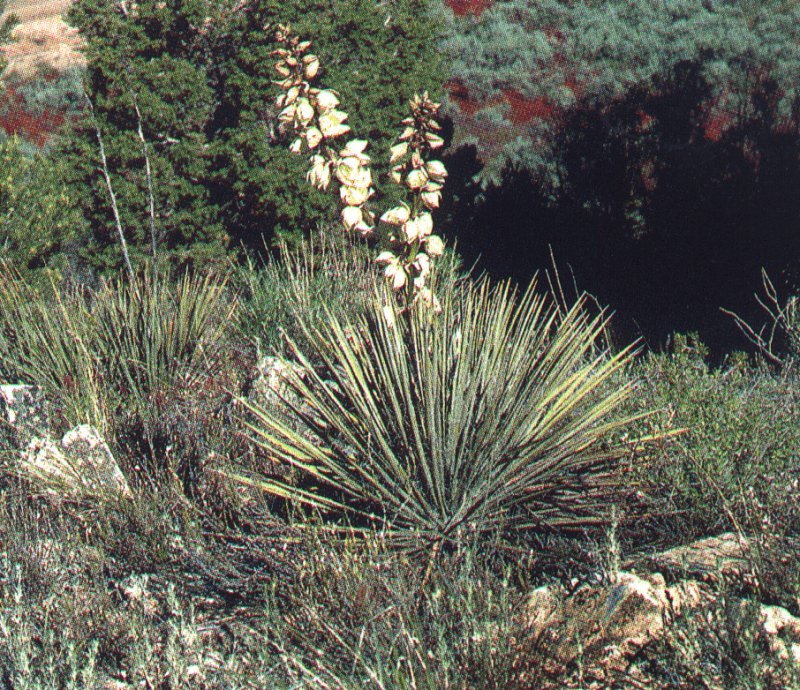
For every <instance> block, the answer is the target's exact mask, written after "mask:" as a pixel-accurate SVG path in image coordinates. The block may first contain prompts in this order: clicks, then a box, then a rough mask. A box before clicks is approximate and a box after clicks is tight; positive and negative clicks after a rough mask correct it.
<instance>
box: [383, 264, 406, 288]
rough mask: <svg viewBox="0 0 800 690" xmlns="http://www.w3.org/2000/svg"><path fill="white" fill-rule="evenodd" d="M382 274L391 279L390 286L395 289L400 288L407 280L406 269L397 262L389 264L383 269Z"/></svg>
mask: <svg viewBox="0 0 800 690" xmlns="http://www.w3.org/2000/svg"><path fill="white" fill-rule="evenodd" d="M384 275H385V276H386V277H387V278H389V279H390V280H391V281H392V288H394V289H395V290H402V289H403V288H404V287H405V285H406V282H408V276H407V275H406V270H405V268H404V267H403V266H401V265H400V264H399V263H391V264H389V265H388V266H387V267H386V270H385V271H384Z"/></svg>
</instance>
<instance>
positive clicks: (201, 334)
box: [94, 272, 237, 412]
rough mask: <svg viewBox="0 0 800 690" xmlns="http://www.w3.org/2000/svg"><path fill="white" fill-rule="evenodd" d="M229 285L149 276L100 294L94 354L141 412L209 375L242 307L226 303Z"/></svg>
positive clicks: (212, 279) (222, 279)
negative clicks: (174, 389)
mask: <svg viewBox="0 0 800 690" xmlns="http://www.w3.org/2000/svg"><path fill="white" fill-rule="evenodd" d="M227 285H228V277H227V276H225V275H223V276H216V275H213V274H208V275H200V274H191V273H188V272H187V273H184V274H183V275H182V276H181V277H180V278H177V279H174V278H172V277H171V276H169V275H162V276H161V277H160V278H159V279H156V278H155V277H153V276H152V275H151V274H149V273H147V272H145V273H143V274H142V275H141V276H140V277H138V279H137V280H136V281H135V282H133V283H131V282H129V281H128V280H127V279H124V278H121V279H116V280H113V281H110V282H108V283H106V284H105V285H104V286H103V287H102V288H101V289H100V290H99V291H98V292H97V293H96V295H95V307H94V314H95V319H96V324H97V334H98V337H97V341H96V346H97V354H98V356H99V357H100V359H101V360H102V362H103V363H104V368H106V369H107V370H108V372H109V375H110V376H111V378H112V379H113V380H114V381H115V382H116V383H117V385H119V386H122V387H124V389H125V390H126V391H127V392H128V393H129V396H130V397H131V398H132V399H133V400H135V401H136V403H137V404H138V407H139V408H140V411H142V412H146V411H147V410H148V409H149V408H150V407H151V406H152V404H153V402H154V400H153V399H154V396H156V395H158V394H159V393H163V392H165V391H167V390H168V389H169V387H170V386H172V385H173V384H174V383H176V382H177V380H178V378H180V380H181V382H182V383H183V384H185V385H194V384H196V383H198V382H199V381H200V379H201V378H203V377H204V376H206V375H208V373H209V370H210V369H211V368H212V367H213V366H214V360H215V355H216V353H217V352H218V349H219V348H220V347H221V346H222V345H223V344H224V334H225V331H226V329H227V327H228V326H229V324H230V322H231V319H232V318H233V314H234V311H235V309H236V305H237V300H236V298H234V299H232V300H228V299H227V294H226V288H227Z"/></svg>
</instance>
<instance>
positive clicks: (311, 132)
mask: <svg viewBox="0 0 800 690" xmlns="http://www.w3.org/2000/svg"><path fill="white" fill-rule="evenodd" d="M305 137H306V143H307V144H308V148H310V149H315V148H317V146H319V144H320V142H321V141H322V132H320V131H319V129H317V128H316V127H309V128H308V129H307V130H306V133H305Z"/></svg>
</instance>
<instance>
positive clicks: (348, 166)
mask: <svg viewBox="0 0 800 690" xmlns="http://www.w3.org/2000/svg"><path fill="white" fill-rule="evenodd" d="M336 179H338V180H339V182H341V183H342V184H343V185H345V186H347V187H358V188H359V189H363V188H365V187H369V186H370V185H371V184H372V173H371V172H370V170H369V168H364V167H362V166H361V162H360V161H359V160H358V159H357V158H354V157H352V156H350V157H348V158H342V159H340V160H339V163H338V165H337V166H336Z"/></svg>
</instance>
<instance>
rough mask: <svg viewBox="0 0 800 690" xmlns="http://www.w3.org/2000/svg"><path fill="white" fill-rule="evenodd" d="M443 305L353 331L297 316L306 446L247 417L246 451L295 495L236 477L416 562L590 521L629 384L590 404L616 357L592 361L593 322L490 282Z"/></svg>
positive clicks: (597, 322) (372, 308) (280, 426)
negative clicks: (277, 470) (288, 470)
mask: <svg viewBox="0 0 800 690" xmlns="http://www.w3.org/2000/svg"><path fill="white" fill-rule="evenodd" d="M442 294H443V295H444V298H443V299H444V303H443V305H442V308H443V311H442V313H441V314H440V315H439V316H435V315H434V314H433V313H432V312H430V311H428V310H411V311H410V312H409V311H405V312H402V315H401V313H400V312H399V309H398V308H397V307H390V306H389V305H387V304H384V303H383V302H382V298H381V295H380V294H376V295H375V297H374V299H373V300H371V302H370V305H369V308H368V310H367V314H366V316H364V317H362V318H359V319H356V320H351V319H349V318H347V316H346V315H343V314H336V313H332V312H330V311H329V312H327V314H326V320H325V321H324V322H323V323H321V324H320V325H315V324H312V323H310V322H309V320H307V319H305V318H303V317H302V316H301V317H300V320H299V326H300V328H301V329H302V331H303V333H304V335H305V338H306V340H307V341H308V343H309V346H308V348H307V349H305V350H301V349H300V347H298V345H297V344H296V343H292V342H291V341H290V343H289V344H290V348H291V353H292V355H293V356H294V357H295V358H296V359H297V360H298V361H299V362H301V363H302V366H303V369H304V374H303V376H302V377H301V376H292V377H291V381H290V384H289V385H290V388H291V390H292V391H293V393H294V394H295V395H296V396H297V397H298V399H299V401H301V402H300V403H298V404H297V405H292V410H293V413H294V415H296V417H297V418H299V420H300V421H301V423H302V424H304V425H305V426H307V427H308V429H309V432H310V437H308V436H305V435H299V434H298V433H296V432H295V431H293V428H295V427H294V426H293V425H292V424H291V423H287V422H286V421H285V420H284V418H283V417H282V416H281V415H280V414H279V413H277V412H276V411H273V410H268V409H261V408H259V407H258V406H255V405H249V406H248V407H249V409H250V410H251V411H252V412H253V413H254V415H255V417H256V421H255V422H254V423H253V424H252V425H251V426H252V431H253V433H254V439H255V441H256V442H257V443H259V444H260V445H262V446H263V447H264V448H265V450H267V451H268V454H269V455H271V456H272V457H274V458H275V460H276V461H277V462H279V463H285V464H286V465H288V466H291V467H293V468H295V470H296V472H297V474H298V475H299V483H292V482H290V481H286V480H283V479H272V478H257V479H255V480H250V479H247V478H245V477H239V479H240V480H243V481H245V482H250V483H253V482H254V483H255V484H256V485H257V486H259V487H260V488H262V489H263V490H265V491H267V492H268V493H271V494H273V495H276V496H279V497H285V498H289V499H291V500H293V501H296V502H298V503H300V504H303V505H306V506H311V507H314V508H318V509H322V510H324V511H330V512H332V513H333V514H334V515H337V514H338V516H339V517H346V518H347V519H350V520H355V521H356V522H357V523H359V524H361V525H368V524H372V525H374V526H375V527H377V528H379V529H383V530H385V531H386V532H387V533H388V534H389V535H390V536H391V538H392V539H393V540H395V541H396V543H397V544H398V545H400V546H402V547H405V548H407V549H410V550H412V551H417V552H420V551H428V552H430V549H432V548H433V549H434V550H437V549H439V548H440V547H445V548H446V549H450V548H452V547H454V546H456V547H459V546H463V545H464V544H466V543H468V542H470V541H472V540H474V539H483V538H485V537H486V536H487V535H489V534H492V533H498V532H501V531H503V530H504V529H507V528H508V529H514V530H522V529H526V528H545V527H564V528H566V527H570V526H572V527H583V526H585V525H587V524H589V523H591V522H593V521H594V520H596V519H598V517H599V516H600V515H601V513H602V512H603V509H604V505H605V504H604V501H606V500H607V499H608V491H607V490H606V489H607V488H608V487H607V484H606V482H605V481H604V480H606V479H607V478H608V477H607V476H606V473H607V472H608V470H609V468H610V467H611V466H612V465H613V460H614V459H615V458H618V457H619V456H620V452H621V451H620V448H619V445H618V443H616V442H615V441H614V438H613V436H614V433H615V432H616V431H617V430H618V429H620V428H621V427H622V425H623V424H624V420H623V419H622V418H621V417H618V416H616V414H615V410H616V408H617V407H618V406H619V405H620V403H621V402H622V401H624V400H625V398H626V397H627V395H628V393H629V390H630V386H629V385H625V386H622V387H620V388H619V389H618V390H616V391H613V392H610V393H608V394H607V395H605V396H601V397H595V393H596V391H597V389H598V387H599V386H600V385H601V384H602V383H603V382H604V381H605V380H606V379H608V377H609V376H611V375H612V374H613V373H614V372H615V371H617V370H618V369H619V368H620V367H621V366H622V365H623V364H624V362H625V361H626V358H627V352H622V353H620V354H618V355H615V356H613V357H612V356H610V355H608V353H605V352H602V353H600V352H597V351H594V350H593V348H594V347H595V345H596V339H597V337H598V336H599V334H600V332H601V330H602V328H603V323H604V321H603V319H602V318H601V317H596V318H590V317H589V315H588V314H587V311H586V310H585V308H584V307H585V304H584V302H583V301H582V300H579V301H578V302H577V303H576V304H575V305H574V306H573V307H572V308H571V309H570V310H569V311H567V312H565V313H562V312H561V311H559V310H558V309H556V308H555V307H554V306H553V305H552V304H551V303H549V302H548V300H547V299H546V298H544V297H542V296H541V295H538V294H537V293H536V291H535V289H534V287H533V286H532V287H531V288H529V289H528V291H526V293H525V294H524V295H523V296H521V297H519V298H518V297H517V296H516V295H515V293H514V290H512V289H511V288H510V287H509V286H508V285H500V286H498V287H497V288H494V289H492V288H491V287H490V286H489V285H488V283H483V284H482V285H480V286H465V287H464V289H463V294H459V293H457V292H456V291H453V290H450V291H449V292H446V293H442ZM387 309H388V310H390V313H389V314H388V315H387V311H386V310H387ZM392 309H393V310H394V311H393V312H392V311H391V310H392ZM387 316H388V318H387ZM314 360H318V361H321V362H323V366H322V367H321V368H320V369H319V370H317V369H315V368H314V367H313V366H312V364H311V362H312V361H314ZM601 440H607V441H608V442H609V446H608V447H601V445H600V442H601Z"/></svg>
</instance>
